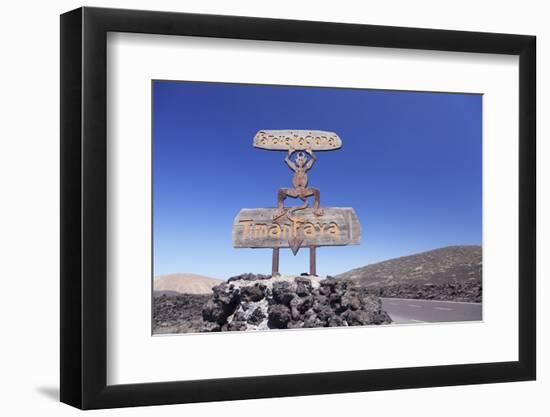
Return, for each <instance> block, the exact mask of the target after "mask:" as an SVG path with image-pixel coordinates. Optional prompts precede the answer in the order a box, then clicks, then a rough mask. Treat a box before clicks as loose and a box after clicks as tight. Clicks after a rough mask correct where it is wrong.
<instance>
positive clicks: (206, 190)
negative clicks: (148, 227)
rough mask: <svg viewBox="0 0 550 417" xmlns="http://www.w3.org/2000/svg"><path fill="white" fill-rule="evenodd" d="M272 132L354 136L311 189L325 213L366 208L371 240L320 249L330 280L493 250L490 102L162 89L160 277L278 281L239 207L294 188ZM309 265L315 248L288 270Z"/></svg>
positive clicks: (157, 226) (305, 91)
mask: <svg viewBox="0 0 550 417" xmlns="http://www.w3.org/2000/svg"><path fill="white" fill-rule="evenodd" d="M261 129H311V130H329V131H334V132H336V133H338V135H339V136H340V137H341V138H342V142H343V147H342V148H341V149H340V150H338V151H331V152H317V153H316V155H317V157H318V160H317V163H316V164H315V165H314V167H313V169H312V170H311V171H310V173H309V180H310V186H312V187H317V188H320V190H321V204H322V205H324V206H351V207H353V208H354V209H355V210H356V212H357V215H358V217H359V220H360V222H361V225H362V231H363V239H362V243H361V245H358V246H345V247H323V248H319V249H318V255H317V271H318V273H319V274H322V275H325V274H331V275H334V274H337V273H340V272H345V271H347V270H349V269H352V268H355V267H359V266H363V265H366V264H369V263H373V262H377V261H381V260H385V259H389V258H394V257H398V256H404V255H408V254H412V253H416V252H421V251H425V250H430V249H434V248H438V247H442V246H447V245H457V244H481V238H482V225H481V217H482V185H481V184H482V136H481V135H482V96H481V95H473V94H446V93H428V92H404V91H384V90H360V89H334V88H314V87H290V86H268V85H244V84H223V83H219V84H218V83H198V82H170V81H154V82H153V223H154V236H153V240H154V275H161V274H166V273H173V272H192V273H197V274H203V275H207V276H212V277H216V278H223V279H226V278H228V277H230V276H232V275H237V274H240V273H243V272H257V273H269V272H270V268H271V250H269V249H234V248H233V247H232V244H231V225H232V223H233V219H234V217H235V215H236V214H237V213H238V211H239V209H241V208H243V207H248V208H251V207H274V206H275V203H276V193H277V189H278V188H279V187H288V186H291V177H292V172H291V171H290V170H289V169H288V167H287V166H286V165H285V164H284V162H283V159H284V156H285V153H284V152H273V151H265V150H260V149H256V148H253V147H252V139H253V137H254V134H255V133H256V132H257V131H258V130H261ZM295 203H297V202H296V201H295V200H293V199H289V200H288V204H289V205H292V204H295ZM307 269H308V252H307V250H301V251H300V252H299V253H298V255H297V256H296V257H294V256H293V255H292V253H291V252H290V250H282V251H281V265H280V270H281V272H282V273H300V272H304V271H307Z"/></svg>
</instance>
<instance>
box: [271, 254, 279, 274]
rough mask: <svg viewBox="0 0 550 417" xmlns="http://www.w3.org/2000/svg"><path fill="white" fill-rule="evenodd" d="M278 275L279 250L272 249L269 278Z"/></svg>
mask: <svg viewBox="0 0 550 417" xmlns="http://www.w3.org/2000/svg"><path fill="white" fill-rule="evenodd" d="M276 275H279V248H273V258H272V259H271V276H276Z"/></svg>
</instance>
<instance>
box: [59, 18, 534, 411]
mask: <svg viewBox="0 0 550 417" xmlns="http://www.w3.org/2000/svg"><path fill="white" fill-rule="evenodd" d="M535 102H536V100H535V38H534V37H532V36H526V35H508V34H492V33H474V32H459V31H446V30H431V29H414V28H397V27H383V26H371V25H354V24H353V25H352V24H339V23H326V22H310V21H291V20H276V19H263V18H261V19H260V18H251V17H233V16H212V15H197V14H185V13H168V12H150V11H135V10H115V9H98V8H81V9H78V10H74V11H71V12H68V13H66V14H64V15H62V16H61V103H62V104H61V164H62V165H61V209H62V211H61V267H62V268H61V401H63V402H65V403H68V404H71V405H73V406H76V407H79V408H83V409H90V408H110V407H123V406H137V405H154V404H171V403H185V402H199V401H217V400H232V399H247V398H263V397H277V396H296V395H312V394H324V393H341V392H354V391H369V390H385V389H399V388H417V387H433V386H445V385H460V384H479V383H494V382H505V381H522V380H532V379H535V375H536V352H535V345H536V343H535V342H536V339H535V338H536V334H535V328H536V317H535V246H536V240H535V235H536V233H535V231H536V224H535V217H536V216H535V215H536V212H535V207H536V204H535V201H536V195H535V171H536V169H535V160H536V158H535V154H536V149H535ZM405 347H406V348H405ZM213 358H215V360H213Z"/></svg>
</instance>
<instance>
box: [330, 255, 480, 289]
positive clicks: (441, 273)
mask: <svg viewBox="0 0 550 417" xmlns="http://www.w3.org/2000/svg"><path fill="white" fill-rule="evenodd" d="M481 275H482V249H481V246H476V245H464V246H447V247H443V248H439V249H434V250H431V251H428V252H422V253H418V254H414V255H409V256H403V257H400V258H395V259H390V260H387V261H383V262H378V263H375V264H371V265H367V266H364V267H360V268H355V269H352V270H351V271H348V272H344V273H342V274H340V275H337V276H336V278H339V279H346V280H347V279H349V280H353V281H355V282H356V283H357V284H358V285H361V286H362V287H365V288H369V287H376V288H383V287H390V286H396V285H403V284H406V285H416V286H417V285H429V284H433V285H440V284H451V283H460V284H463V283H469V284H478V283H479V284H480V285H481Z"/></svg>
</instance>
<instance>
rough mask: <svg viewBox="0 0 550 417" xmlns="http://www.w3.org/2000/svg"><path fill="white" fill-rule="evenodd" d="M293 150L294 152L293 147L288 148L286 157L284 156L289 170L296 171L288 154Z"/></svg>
mask: <svg viewBox="0 0 550 417" xmlns="http://www.w3.org/2000/svg"><path fill="white" fill-rule="evenodd" d="M293 152H294V149H292V148H289V149H288V153H287V154H286V157H285V162H286V164H287V165H288V167H289V168H290V169H291V170H293V171H294V172H296V165H295V164H294V162H292V159H290V156H291V155H292V153H293Z"/></svg>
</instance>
